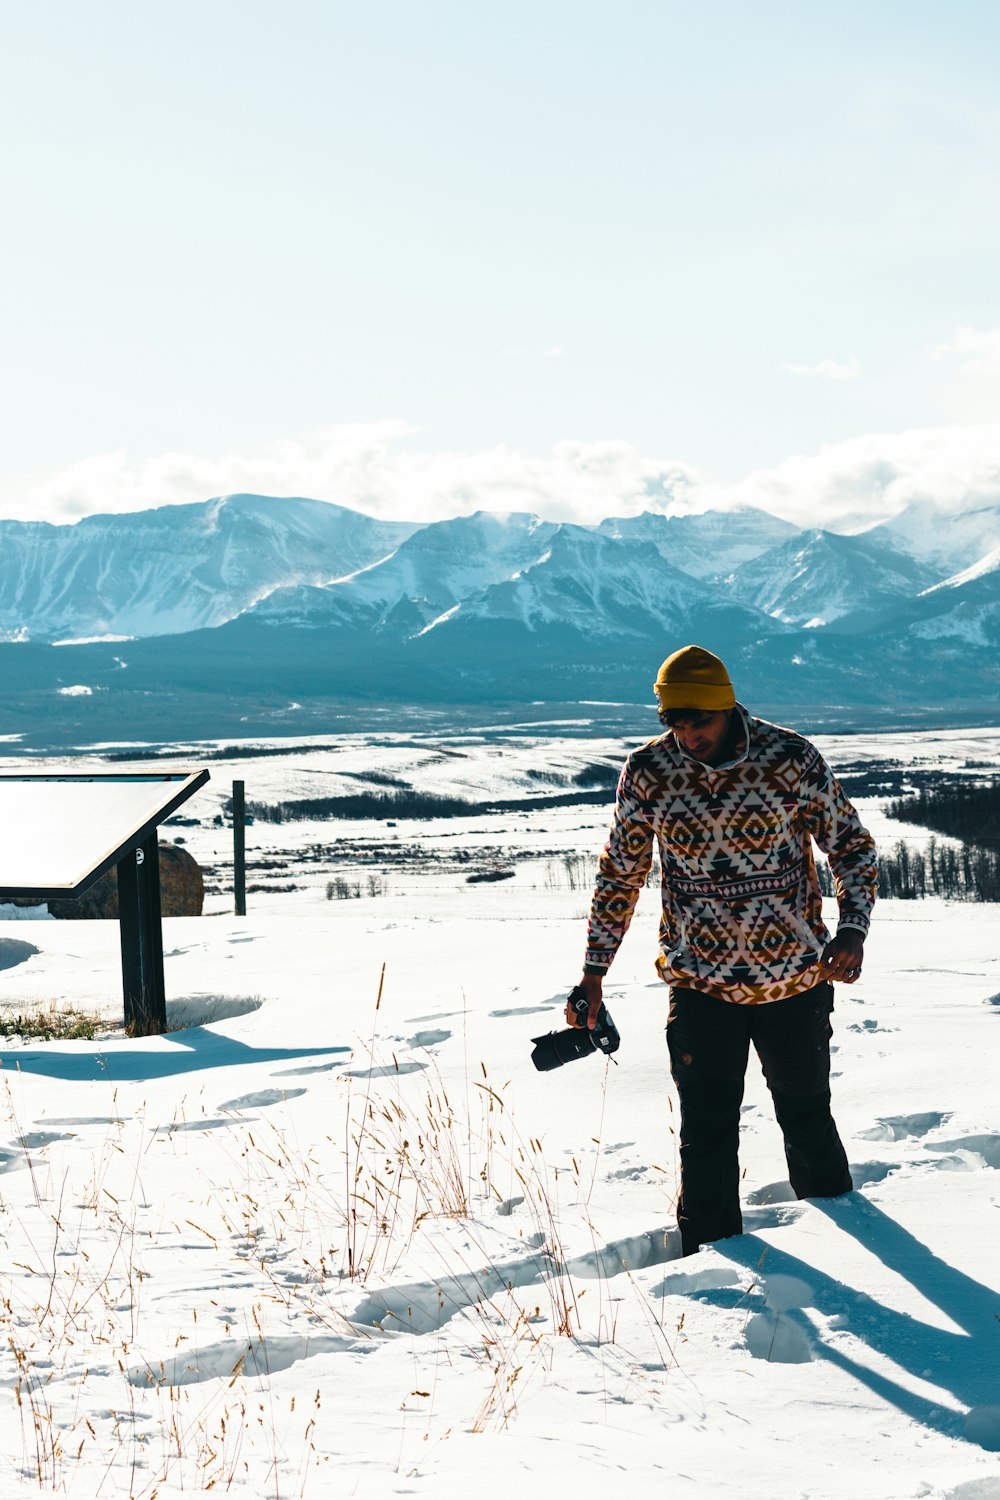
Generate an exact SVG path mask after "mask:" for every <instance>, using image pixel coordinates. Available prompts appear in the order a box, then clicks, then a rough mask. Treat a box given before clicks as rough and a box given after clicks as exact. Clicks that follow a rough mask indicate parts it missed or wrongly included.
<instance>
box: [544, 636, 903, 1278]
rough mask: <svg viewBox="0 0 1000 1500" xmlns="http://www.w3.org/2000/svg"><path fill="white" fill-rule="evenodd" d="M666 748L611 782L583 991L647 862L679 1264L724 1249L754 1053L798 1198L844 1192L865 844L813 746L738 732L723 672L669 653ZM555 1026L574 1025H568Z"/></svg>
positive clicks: (867, 878)
mask: <svg viewBox="0 0 1000 1500" xmlns="http://www.w3.org/2000/svg"><path fill="white" fill-rule="evenodd" d="M655 689H656V694H657V697H658V699H659V703H660V721H661V723H663V724H664V725H665V726H666V728H667V733H666V734H664V735H661V736H660V737H659V738H658V739H655V740H651V741H650V743H649V744H648V745H645V746H644V747H643V748H642V749H641V750H636V751H633V753H632V754H631V755H630V756H629V757H628V759H627V760H626V762H625V765H624V767H623V769H622V773H621V778H620V780H619V783H618V798H617V802H616V805H615V815H614V822H613V824H612V828H611V834H610V837H609V839H608V843H607V846H606V848H605V851H604V854H603V856H602V858H601V861H600V866H599V872H598V877H597V884H596V887H595V890H594V898H593V903H592V905H591V911H590V925H589V929H588V937H587V953H586V962H585V964H584V972H583V978H582V980H581V985H582V987H583V990H584V993H585V994H586V997H587V1000H588V1002H589V1006H590V1010H589V1017H588V1021H587V1024H588V1025H589V1026H591V1027H593V1025H594V1024H595V1022H596V1019H597V1014H598V1011H599V1009H600V1005H601V990H602V984H603V979H604V975H605V973H606V972H607V969H608V966H609V965H610V963H611V961H612V959H613V958H614V956H615V953H616V952H617V950H618V946H619V944H620V943H621V940H622V938H623V937H624V936H625V932H626V930H627V928H628V925H629V922H630V920H631V917H632V912H633V910H634V908H635V903H636V901H637V899H638V896H639V892H640V891H641V890H642V888H643V886H644V885H645V883H646V876H647V874H648V872H649V869H650V864H651V862H652V851H653V842H654V840H655V841H656V843H657V845H658V848H659V855H660V867H661V873H662V898H663V914H662V919H661V922H660V952H659V957H658V958H657V960H656V967H657V969H658V970H659V972H660V976H661V978H663V979H664V980H665V981H666V982H667V984H669V985H670V987H671V988H670V1008H669V1014H668V1021H667V1042H668V1046H669V1050H670V1067H671V1072H672V1074H673V1078H674V1082H675V1084H676V1086H677V1092H678V1095H679V1098H680V1116H681V1120H680V1159H681V1191H680V1196H679V1198H678V1204H677V1221H678V1226H679V1228H680V1232H681V1244H682V1248H683V1251H684V1254H685V1255H690V1254H693V1253H694V1251H696V1250H697V1249H698V1248H699V1246H701V1245H702V1244H705V1243H707V1242H709V1241H711V1240H716V1239H722V1238H724V1237H725V1236H727V1235H731V1234H739V1233H741V1231H742V1227H743V1221H742V1217H741V1215H740V1202H739V1163H738V1149H739V1120H740V1104H741V1102H742V1099H743V1080H744V1075H745V1072H746V1065H747V1058H748V1056H749V1047H750V1043H751V1042H752V1043H753V1045H754V1047H755V1049H756V1051H757V1055H758V1057H759V1058H760V1061H761V1066H762V1068H763V1071H764V1077H765V1079H766V1080H767V1085H768V1088H769V1089H770V1091H771V1096H772V1100H773V1103H774V1112H775V1115H776V1116H777V1120H778V1124H779V1125H780V1127H781V1130H782V1133H783V1135H784V1142H785V1157H786V1160H787V1162H788V1175H789V1180H790V1182H791V1185H792V1187H793V1189H794V1190H795V1193H796V1195H797V1196H798V1197H799V1198H811V1197H837V1196H838V1195H839V1194H841V1193H846V1192H849V1191H850V1190H851V1186H852V1183H851V1176H850V1171H849V1169H848V1165H847V1157H846V1154H845V1152H844V1148H843V1145H842V1144H841V1140H840V1136H839V1135H838V1134H837V1127H836V1125H835V1124H834V1120H833V1116H832V1115H831V1113H830V1036H831V1027H830V1013H831V1011H832V1009H833V982H834V981H843V982H844V983H845V984H853V983H855V981H856V980H857V978H858V976H859V975H860V973H861V966H862V962H863V957H864V940H865V936H866V934H867V932H868V923H869V918H870V915H871V909H872V906H873V904H874V901H875V893H876V887H877V869H876V858H875V844H874V841H873V839H872V837H871V834H869V833H868V831H867V829H865V828H863V827H862V826H861V823H860V821H859V819H858V815H857V813H856V811H855V809H854V808H853V806H852V805H851V803H850V802H849V801H848V799H847V797H846V795H845V794H844V791H843V789H842V788H841V786H840V785H839V783H838V782H837V780H836V778H835V777H834V775H833V773H832V772H831V771H830V769H829V767H828V766H827V765H826V763H825V762H824V760H823V758H822V756H821V755H820V753H819V751H818V750H817V749H816V747H815V745H812V744H811V743H810V742H809V741H808V740H806V739H804V738H803V737H802V736H801V735H798V734H795V733H794V732H793V731H792V730H790V729H779V728H778V727H777V726H776V725H774V724H768V723H767V722H766V721H765V720H763V719H756V718H753V717H752V716H751V715H750V714H749V713H748V712H747V710H746V709H745V708H744V707H743V706H742V704H739V703H737V701H736V697H735V695H734V692H733V687H732V683H731V682H730V680H729V674H728V672H727V671H726V668H725V666H724V665H723V663H722V662H721V661H720V660H719V658H718V657H717V656H713V655H712V653H711V652H710V651H706V650H704V649H703V648H702V647H700V646H685V647H684V649H683V650H681V651H675V652H674V654H673V655H672V656H669V657H668V658H667V660H666V661H665V662H664V663H663V666H662V667H661V668H660V672H659V675H658V676H657V679H656V683H655ZM813 840H815V842H816V843H817V844H818V845H819V847H820V848H821V849H822V850H823V851H824V852H825V853H826V854H827V856H828V858H829V862H830V868H831V870H832V872H833V876H834V879H835V882H836V889H837V900H838V904H839V907H840V921H839V924H838V928H837V935H836V936H835V937H834V938H832V939H831V937H830V933H829V932H828V930H827V928H826V927H825V926H824V923H823V916H822V897H821V894H820V888H819V883H818V880H817V876H816V866H815V862H814V859H813V851H812V842H813ZM567 1020H569V1022H570V1024H571V1025H572V1024H574V1023H575V1016H574V1013H573V1012H572V1011H571V1010H570V1009H569V1007H567Z"/></svg>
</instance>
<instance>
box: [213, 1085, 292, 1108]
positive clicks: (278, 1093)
mask: <svg viewBox="0 0 1000 1500" xmlns="http://www.w3.org/2000/svg"><path fill="white" fill-rule="evenodd" d="M304 1093H306V1090H305V1089H258V1090H257V1091H256V1093H253V1094H240V1096H239V1098H238V1099H227V1100H226V1102H225V1104H220V1105H219V1108H220V1109H228V1110H243V1109H266V1108H267V1106H268V1105H269V1104H281V1103H282V1101H283V1100H285V1099H298V1098H299V1096H300V1095H302V1094H304Z"/></svg>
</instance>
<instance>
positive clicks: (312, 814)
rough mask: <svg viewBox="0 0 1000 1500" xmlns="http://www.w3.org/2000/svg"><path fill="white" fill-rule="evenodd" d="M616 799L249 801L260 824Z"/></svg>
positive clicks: (417, 795) (406, 794)
mask: <svg viewBox="0 0 1000 1500" xmlns="http://www.w3.org/2000/svg"><path fill="white" fill-rule="evenodd" d="M613 800H614V796H613V792H609V791H604V790H599V791H590V792H583V791H580V792H564V793H559V794H556V795H554V796H548V797H514V798H505V799H500V798H494V799H493V800H492V801H479V802H473V801H471V800H469V799H467V798H464V797H441V796H437V795H435V794H434V793H431V792H411V791H386V792H358V793H356V794H354V795H352V796H348V797H299V798H296V800H295V801H292V802H248V803H247V813H248V814H249V815H250V816H251V817H253V818H256V819H259V820H260V822H262V823H296V822H305V821H311V820H313V819H315V820H320V821H323V820H327V819H335V818H343V819H345V820H347V821H355V822H356V821H358V820H361V819H365V818H376V819H396V818H415V819H418V820H425V819H428V818H474V817H478V816H480V815H481V814H483V813H504V812H542V811H544V810H545V809H546V808H550V807H585V806H594V807H600V806H602V805H603V804H605V803H608V802H611V801H613Z"/></svg>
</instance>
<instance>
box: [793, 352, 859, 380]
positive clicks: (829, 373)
mask: <svg viewBox="0 0 1000 1500" xmlns="http://www.w3.org/2000/svg"><path fill="white" fill-rule="evenodd" d="M781 368H782V369H783V370H785V371H787V372H788V374H789V375H814V376H817V377H819V379H821V380H857V379H858V378H859V377H860V375H861V361H860V359H858V357H857V355H856V354H852V355H851V357H850V359H847V360H840V359H821V360H819V361H818V362H817V363H816V364H814V365H792V364H786V365H782V366H781Z"/></svg>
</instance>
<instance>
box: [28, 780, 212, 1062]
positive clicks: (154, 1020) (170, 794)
mask: <svg viewBox="0 0 1000 1500" xmlns="http://www.w3.org/2000/svg"><path fill="white" fill-rule="evenodd" d="M207 780H208V772H207V771H206V770H200V771H164V772H159V771H155V772H145V771H143V772H125V773H122V774H119V773H118V772H109V773H104V772H37V773H36V772H24V773H22V772H0V830H2V834H0V901H2V900H3V898H4V897H5V896H33V897H36V898H37V899H38V900H39V901H46V900H49V901H52V900H67V899H70V898H72V897H74V896H80V895H82V894H83V892H84V891H86V890H87V888H88V887H89V886H91V885H93V883H94V881H95V880H97V879H98V878H99V876H101V875H103V874H104V873H105V871H106V870H110V869H111V867H112V865H114V866H116V867H117V870H118V911H119V926H120V929H121V950H122V984H123V988H124V995H125V1025H126V1027H127V1028H128V1030H129V1031H130V1033H131V1034H132V1035H134V1036H150V1035H156V1034H158V1033H159V1032H162V1031H164V1030H165V1029H166V1024H167V1012H166V996H165V991H164V984H163V937H162V928H161V918H160V861H159V852H158V848H157V837H156V830H157V828H158V827H159V825H160V824H161V823H163V822H164V821H165V820H166V819H167V818H169V817H170V816H171V814H172V813H174V812H175V811H176V810H177V808H178V807H180V806H181V804H182V803H184V802H186V801H187V799H188V798H189V797H190V796H191V795H192V794H193V793H194V792H196V791H197V790H198V788H199V787H200V786H204V784H205V782H206V781H207Z"/></svg>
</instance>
